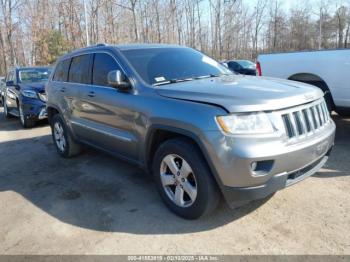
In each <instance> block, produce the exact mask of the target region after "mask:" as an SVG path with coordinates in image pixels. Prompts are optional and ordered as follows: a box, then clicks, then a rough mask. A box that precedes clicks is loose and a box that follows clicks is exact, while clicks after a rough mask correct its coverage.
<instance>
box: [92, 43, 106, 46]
mask: <svg viewBox="0 0 350 262" xmlns="http://www.w3.org/2000/svg"><path fill="white" fill-rule="evenodd" d="M107 45H108V44H106V43H97V44H96V45H93V46H107Z"/></svg>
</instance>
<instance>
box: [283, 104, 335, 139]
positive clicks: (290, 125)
mask: <svg viewBox="0 0 350 262" xmlns="http://www.w3.org/2000/svg"><path fill="white" fill-rule="evenodd" d="M282 120H283V123H284V127H285V130H286V134H287V136H288V138H290V139H292V138H296V137H299V136H302V135H307V134H309V133H312V132H315V131H317V130H319V129H321V128H322V127H323V126H324V125H326V124H327V123H328V122H329V121H330V115H329V112H328V109H327V105H326V103H325V102H324V101H321V102H319V103H316V104H315V103H313V104H311V105H310V106H308V107H303V108H301V109H299V110H291V111H290V112H287V113H283V114H282Z"/></svg>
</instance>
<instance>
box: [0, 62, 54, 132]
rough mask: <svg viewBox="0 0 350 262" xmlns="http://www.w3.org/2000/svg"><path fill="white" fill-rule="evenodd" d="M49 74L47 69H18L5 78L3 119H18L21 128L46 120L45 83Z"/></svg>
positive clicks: (2, 94) (49, 69) (49, 71)
mask: <svg viewBox="0 0 350 262" xmlns="http://www.w3.org/2000/svg"><path fill="white" fill-rule="evenodd" d="M50 73H51V68H49V67H20V68H15V69H12V70H10V71H9V72H8V74H7V76H6V82H5V88H3V89H2V93H1V100H2V104H3V107H4V114H5V117H7V118H9V117H12V116H15V117H19V119H20V122H21V124H22V126H23V127H25V128H27V127H33V126H34V125H35V123H36V122H37V121H38V120H42V119H45V118H47V113H46V94H45V83H46V82H47V80H48V78H49V76H50Z"/></svg>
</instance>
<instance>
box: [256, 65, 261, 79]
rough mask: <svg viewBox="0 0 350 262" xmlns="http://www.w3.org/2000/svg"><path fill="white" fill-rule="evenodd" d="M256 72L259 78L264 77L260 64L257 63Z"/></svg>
mask: <svg viewBox="0 0 350 262" xmlns="http://www.w3.org/2000/svg"><path fill="white" fill-rule="evenodd" d="M256 71H257V72H258V76H262V72H261V66H260V62H256Z"/></svg>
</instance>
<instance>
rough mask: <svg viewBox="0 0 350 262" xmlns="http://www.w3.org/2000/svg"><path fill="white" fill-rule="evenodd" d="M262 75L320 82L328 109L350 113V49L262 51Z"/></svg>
mask: <svg viewBox="0 0 350 262" xmlns="http://www.w3.org/2000/svg"><path fill="white" fill-rule="evenodd" d="M258 72H259V75H262V76H268V77H277V78H284V79H289V80H293V81H298V82H304V83H308V84H311V85H314V86H317V87H318V88H319V89H321V90H322V91H323V93H324V95H325V99H326V102H327V106H328V109H329V110H330V111H332V110H335V111H336V112H337V113H338V114H339V115H343V116H349V115H350V85H349V83H348V78H347V77H348V74H349V72H350V49H341V50H322V51H311V52H290V53H278V54H262V55H259V57H258Z"/></svg>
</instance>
